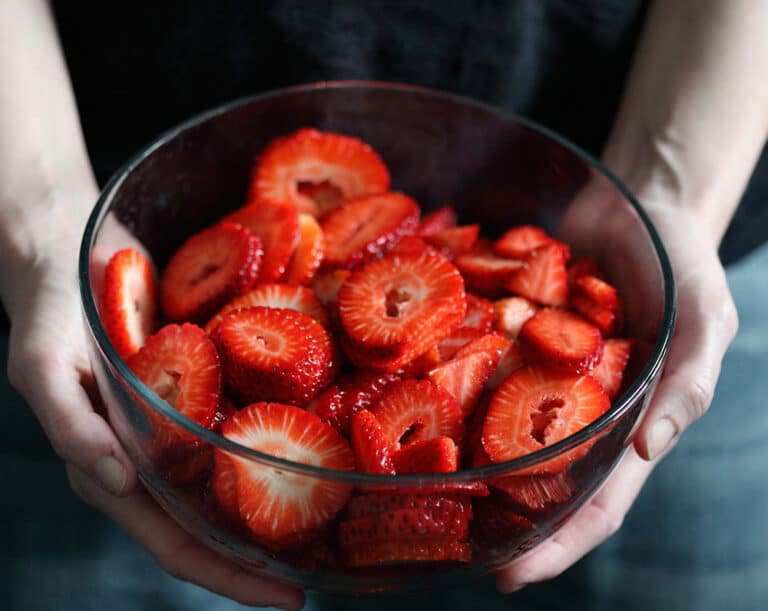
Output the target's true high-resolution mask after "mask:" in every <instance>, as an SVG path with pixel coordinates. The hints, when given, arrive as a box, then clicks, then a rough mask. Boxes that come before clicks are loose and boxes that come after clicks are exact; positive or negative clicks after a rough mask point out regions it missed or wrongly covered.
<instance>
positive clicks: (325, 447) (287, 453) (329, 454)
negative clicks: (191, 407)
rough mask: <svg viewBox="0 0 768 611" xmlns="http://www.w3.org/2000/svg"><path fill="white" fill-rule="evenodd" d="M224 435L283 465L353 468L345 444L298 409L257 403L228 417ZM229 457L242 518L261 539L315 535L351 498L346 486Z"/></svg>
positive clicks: (319, 422) (272, 539) (269, 539)
mask: <svg viewBox="0 0 768 611" xmlns="http://www.w3.org/2000/svg"><path fill="white" fill-rule="evenodd" d="M222 434H223V435H224V437H226V438H227V439H228V440H230V441H233V442H235V443H239V444H240V445H243V446H246V447H248V448H250V449H252V450H257V451H260V452H264V453H267V454H271V455H273V456H277V457H279V458H283V459H285V460H289V461H293V462H297V463H301V464H305V465H314V466H316V467H322V468H324V469H333V470H340V471H352V470H353V469H354V457H353V455H352V451H351V449H350V447H349V444H348V443H347V441H346V440H345V439H344V438H343V437H342V436H341V435H339V434H338V433H337V432H336V431H335V430H334V429H333V428H332V427H330V426H328V425H327V424H325V423H323V422H321V421H320V419H319V418H318V417H317V416H315V415H313V414H310V413H308V412H306V411H304V410H303V409H300V408H298V407H292V406H290V405H281V404H279V403H254V404H252V405H249V406H248V407H245V408H244V409H242V410H240V411H239V412H237V414H235V415H234V416H232V417H231V418H229V419H228V420H227V421H226V422H225V423H224V425H223V426H222ZM220 452H221V450H218V449H217V450H216V453H217V454H219V453H220ZM226 457H227V458H229V460H230V461H231V462H232V464H233V465H234V468H235V476H236V479H237V503H238V507H239V513H240V516H241V518H242V520H243V522H244V523H245V525H246V526H247V527H248V528H249V529H250V530H251V532H252V533H253V535H254V536H255V537H256V538H257V539H264V540H267V541H270V542H272V543H273V544H274V543H275V542H280V541H285V542H288V541H290V540H291V539H292V538H294V539H295V538H296V537H299V536H301V535H302V534H303V533H308V532H312V531H315V530H316V529H318V528H320V527H322V526H324V525H325V524H327V523H328V522H329V521H330V520H332V519H333V518H334V516H335V515H336V513H337V512H338V511H339V509H341V508H342V507H343V506H344V504H345V503H346V501H347V498H348V497H349V492H350V487H349V486H347V485H344V484H339V483H336V482H331V481H327V480H323V479H320V478H317V477H310V476H306V475H299V474H297V473H292V472H290V471H280V470H278V469H276V468H275V467H272V466H267V465H262V464H259V463H258V462H256V461H254V460H250V459H247V458H242V457H240V456H235V455H234V454H227V455H226ZM273 547H275V545H273Z"/></svg>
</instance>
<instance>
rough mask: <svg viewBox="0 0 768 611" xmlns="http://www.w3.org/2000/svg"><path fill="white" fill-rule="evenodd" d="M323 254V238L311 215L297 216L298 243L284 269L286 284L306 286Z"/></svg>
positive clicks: (283, 279) (321, 231) (321, 260)
mask: <svg viewBox="0 0 768 611" xmlns="http://www.w3.org/2000/svg"><path fill="white" fill-rule="evenodd" d="M324 253H325V236H323V230H322V229H321V228H320V224H319V223H318V222H317V220H315V217H314V216H312V215H311V214H304V213H301V214H299V243H298V244H297V245H296V250H294V251H293V255H292V256H291V258H290V260H289V261H288V265H287V266H286V268H285V276H283V278H282V281H283V282H285V283H286V284H307V283H308V282H309V281H310V280H312V278H313V277H314V275H315V272H317V270H318V268H319V267H320V263H322V262H323V254H324Z"/></svg>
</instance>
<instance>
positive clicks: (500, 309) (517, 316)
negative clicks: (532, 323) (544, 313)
mask: <svg viewBox="0 0 768 611" xmlns="http://www.w3.org/2000/svg"><path fill="white" fill-rule="evenodd" d="M493 308H494V314H495V317H494V326H495V327H496V330H497V331H500V332H501V333H503V334H504V335H506V336H507V337H510V338H512V339H515V338H517V336H518V334H519V333H520V329H521V328H522V326H523V324H524V323H525V321H526V320H528V319H529V318H530V317H531V316H533V315H534V314H536V311H537V310H538V309H539V308H538V306H537V305H536V304H535V303H533V302H532V301H530V300H529V299H526V298H525V297H507V298H506V299H499V300H498V301H495V302H494V303H493Z"/></svg>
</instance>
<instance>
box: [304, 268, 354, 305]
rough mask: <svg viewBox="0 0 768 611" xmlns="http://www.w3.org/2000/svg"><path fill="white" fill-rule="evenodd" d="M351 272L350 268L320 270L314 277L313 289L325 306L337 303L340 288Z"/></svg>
mask: <svg viewBox="0 0 768 611" xmlns="http://www.w3.org/2000/svg"><path fill="white" fill-rule="evenodd" d="M350 273H351V272H350V271H349V270H348V269H334V270H331V271H328V272H320V273H319V274H317V275H316V276H315V277H314V278H313V279H312V290H313V291H315V295H317V298H318V299H319V300H320V303H322V304H323V305H324V306H328V305H330V304H332V303H336V298H337V296H338V294H339V289H340V288H341V285H342V284H344V281H345V280H346V279H347V278H348V277H349V274H350Z"/></svg>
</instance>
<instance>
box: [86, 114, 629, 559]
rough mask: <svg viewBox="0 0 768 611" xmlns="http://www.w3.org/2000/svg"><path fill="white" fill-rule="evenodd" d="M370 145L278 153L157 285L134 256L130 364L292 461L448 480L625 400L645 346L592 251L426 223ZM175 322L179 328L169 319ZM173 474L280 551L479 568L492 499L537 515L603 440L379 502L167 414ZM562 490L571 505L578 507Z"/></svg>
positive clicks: (286, 143)
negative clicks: (636, 351) (482, 521)
mask: <svg viewBox="0 0 768 611" xmlns="http://www.w3.org/2000/svg"><path fill="white" fill-rule="evenodd" d="M389 187H390V176H389V171H388V169H387V167H386V165H385V164H384V162H383V161H382V159H381V158H380V157H379V155H378V154H377V153H376V152H375V151H374V150H373V149H372V148H371V147H370V146H368V145H367V144H365V143H363V142H361V141H360V140H358V139H356V138H353V137H350V136H346V135H341V134H335V133H322V132H319V131H317V130H315V129H301V130H299V131H297V132H295V133H293V134H290V135H287V136H285V137H282V138H279V139H277V140H276V141H274V142H273V143H272V144H271V145H270V146H269V147H267V148H266V149H265V150H264V151H263V153H262V154H261V156H260V157H259V159H258V161H257V163H256V164H255V167H254V170H253V174H252V180H251V186H250V192H249V194H248V196H247V203H246V205H245V206H243V207H242V208H240V209H238V210H235V211H234V212H231V213H229V214H226V215H225V216H223V218H221V219H220V221H219V222H217V223H216V224H215V225H213V226H212V227H208V228H206V229H204V230H202V231H201V232H199V233H197V234H195V235H192V236H189V237H188V238H187V239H186V241H185V242H184V243H183V244H182V245H181V246H180V247H179V248H178V250H177V251H176V252H175V253H174V254H173V256H172V257H171V259H170V260H169V261H168V263H167V265H166V266H165V267H164V269H163V270H162V273H161V274H160V275H159V282H158V283H157V285H156V280H155V276H154V273H153V267H152V264H151V263H150V261H148V260H147V258H145V257H144V256H143V255H142V254H141V253H139V252H138V251H136V250H133V249H126V250H121V251H119V252H117V253H115V254H114V256H113V257H112V259H111V260H110V262H109V264H108V265H107V268H106V272H105V282H104V291H103V295H102V298H101V304H100V305H101V315H102V321H103V324H104V327H105V329H106V331H107V333H108V335H109V337H110V339H111V341H112V343H113V345H114V347H115V348H116V350H117V351H118V353H119V354H120V355H121V356H122V357H123V358H124V359H126V361H127V363H128V365H129V367H130V368H131V369H132V370H133V372H135V374H136V375H137V376H138V377H139V378H140V379H141V380H142V381H143V382H144V383H145V384H146V385H147V386H148V387H149V388H150V389H152V390H153V391H154V392H155V393H156V394H157V395H158V396H159V397H160V398H161V399H163V400H164V401H166V402H167V403H168V404H170V405H171V406H173V407H174V408H175V409H177V410H178V411H179V412H181V413H182V414H184V415H185V416H186V417H188V418H190V419H191V420H193V421H194V422H196V423H197V424H199V425H200V426H202V427H205V428H208V429H210V430H212V431H216V432H220V434H221V435H223V436H224V437H226V438H227V439H229V440H231V441H233V442H236V443H239V444H241V445H243V446H246V447H248V448H251V449H254V450H258V451H260V452H264V453H266V454H270V455H273V456H276V457H279V458H282V459H285V460H287V461H290V462H291V463H301V464H306V465H314V466H316V467H321V468H324V469H332V470H337V471H338V470H340V471H353V470H356V471H358V472H364V473H371V474H383V475H402V474H445V473H451V472H455V471H458V470H460V469H462V468H471V467H478V466H483V465H488V464H491V463H499V462H504V461H509V460H512V459H514V458H518V457H521V456H524V455H526V454H530V453H532V452H535V451H537V450H540V449H541V448H544V447H545V446H549V445H552V444H553V443H556V442H557V441H560V440H562V439H564V438H565V437H567V436H569V435H571V434H573V433H575V432H577V431H579V430H581V429H582V428H584V427H585V426H586V425H588V424H590V423H591V422H593V421H594V420H595V419H597V418H599V417H600V416H601V415H602V414H603V413H605V412H606V410H608V408H609V407H610V403H611V399H613V398H614V397H616V396H617V394H618V393H619V391H620V389H621V388H622V377H623V374H624V371H625V368H626V365H627V362H628V359H629V357H630V353H631V351H632V348H633V341H632V340H631V339H623V338H621V337H620V335H621V332H622V303H621V300H620V299H619V296H618V295H617V292H616V290H615V289H614V287H613V286H611V285H610V284H609V283H608V282H607V281H606V279H605V277H604V276H603V274H602V273H601V270H600V269H599V268H598V266H597V264H596V263H595V262H594V261H593V260H591V259H588V258H581V259H575V260H574V259H572V257H571V253H570V249H569V247H568V245H567V244H565V243H563V242H562V241H559V240H557V239H555V238H554V237H552V236H550V235H548V234H547V233H546V232H545V231H544V230H543V229H541V228H539V227H536V226H529V225H528V226H517V227H511V228H509V229H508V231H506V232H505V233H504V234H503V235H501V237H500V238H498V239H497V240H495V241H491V240H489V239H488V238H486V237H483V236H481V235H480V227H479V226H478V225H459V224H458V220H457V216H456V213H455V212H454V211H453V210H452V209H451V208H450V207H448V206H445V207H442V208H439V209H437V210H435V211H433V212H430V213H428V214H425V215H422V214H421V210H420V208H419V205H418V204H417V203H416V202H415V201H414V200H413V199H412V198H411V197H409V196H408V195H406V194H404V193H399V192H393V191H390V190H389ZM161 323H162V324H163V326H160V324H161ZM142 407H143V409H144V412H145V413H146V416H147V418H148V419H149V421H150V422H151V424H152V429H153V431H154V432H153V436H152V439H151V447H152V452H153V456H154V457H155V458H156V461H157V465H158V467H159V468H160V469H161V471H162V473H163V474H164V476H165V477H166V478H167V479H168V480H169V481H171V482H173V483H175V484H179V485H187V484H189V485H192V484H196V485H197V484H198V483H199V482H203V485H205V486H206V489H207V490H209V491H210V494H211V496H212V497H213V499H215V503H216V505H217V507H218V508H219V510H220V512H221V514H222V515H223V516H225V517H226V519H227V520H229V521H230V522H231V523H232V524H234V525H236V526H237V527H238V528H241V529H242V530H243V532H248V533H249V534H250V536H251V537H253V538H254V539H255V540H256V541H258V542H259V543H260V544H261V545H263V546H265V547H268V548H269V549H272V550H285V549H293V548H297V547H301V546H303V545H306V544H307V543H308V542H311V541H313V540H314V539H316V538H317V537H320V536H321V535H322V534H323V533H325V535H326V536H327V533H328V531H329V529H332V530H333V531H334V536H335V540H336V542H337V545H338V549H339V551H340V555H341V556H342V558H343V559H344V563H345V565H346V566H348V567H360V566H374V565H380V564H389V563H395V564H397V563H404V562H419V561H431V562H432V561H437V560H453V561H464V562H466V561H468V560H470V557H471V545H470V542H469V540H470V528H469V526H470V523H471V520H472V515H473V503H472V500H473V498H476V497H482V496H487V495H488V494H490V490H489V487H490V488H491V489H493V490H494V494H496V493H499V494H505V495H508V496H509V498H510V499H512V500H513V501H514V502H515V503H517V505H520V506H523V507H527V508H529V509H531V510H536V509H537V508H540V507H541V506H543V505H545V504H547V503H549V502H552V501H556V500H557V498H555V497H557V495H559V494H561V493H562V491H563V490H564V489H565V490H567V488H568V485H567V481H566V480H565V479H563V478H564V475H563V474H564V473H565V472H566V470H567V469H568V467H569V465H570V464H571V463H572V462H573V461H574V460H576V459H577V458H579V457H580V456H582V455H583V454H585V453H586V452H587V451H588V450H589V446H590V444H589V442H586V443H585V444H582V445H581V446H579V447H577V448H575V449H572V450H570V451H569V452H567V453H564V454H560V455H557V456H556V457H554V458H552V459H550V460H548V461H545V462H543V463H540V464H538V465H536V466H535V467H531V468H529V469H527V470H526V471H525V472H524V473H520V472H518V473H517V474H516V475H515V476H510V477H504V478H498V477H497V478H495V479H491V480H489V481H486V482H481V481H473V482H469V483H443V484H440V485H434V486H431V487H429V488H421V489H420V490H419V491H418V493H415V492H414V491H413V489H412V488H410V489H409V488H404V489H403V490H402V491H399V490H397V489H396V487H392V480H382V481H383V482H388V484H387V485H386V486H385V485H384V484H382V487H380V488H379V489H378V490H377V489H376V487H375V486H373V485H371V486H366V487H365V489H364V490H362V489H361V490H355V489H352V487H351V486H350V485H347V484H345V483H342V482H340V481H339V480H333V479H324V478H323V477H321V476H319V475H318V476H310V475H308V474H306V473H302V472H299V471H296V470H293V469H292V468H291V465H290V464H288V463H286V464H285V467H284V468H279V467H278V466H274V465H273V466H267V465H265V464H262V463H259V462H256V461H253V460H248V459H245V458H243V457H242V456H238V455H234V454H228V453H225V452H223V451H220V450H218V449H212V448H211V447H210V446H208V445H207V444H204V443H202V442H201V441H200V440H199V439H198V438H197V437H195V436H194V435H193V434H192V433H190V432H187V431H184V430H182V429H181V428H179V427H177V426H175V425H173V424H172V423H170V422H169V421H168V420H167V419H165V418H164V417H162V416H161V415H159V414H158V413H157V412H156V411H154V410H153V409H151V408H149V407H148V406H142ZM560 500H562V499H560Z"/></svg>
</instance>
